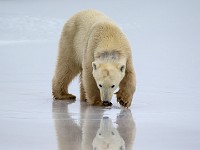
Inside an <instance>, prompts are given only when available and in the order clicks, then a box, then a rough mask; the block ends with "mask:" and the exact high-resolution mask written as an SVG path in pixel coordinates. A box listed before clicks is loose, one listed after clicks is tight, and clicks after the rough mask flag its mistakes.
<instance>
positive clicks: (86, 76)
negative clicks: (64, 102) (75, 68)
mask: <svg viewBox="0 0 200 150" xmlns="http://www.w3.org/2000/svg"><path fill="white" fill-rule="evenodd" d="M82 83H83V87H84V90H85V96H86V99H87V100H86V101H87V103H88V104H90V105H102V101H101V97H100V92H99V89H98V87H97V84H96V81H95V79H94V77H93V75H92V70H91V69H90V68H85V69H83V74H82Z"/></svg>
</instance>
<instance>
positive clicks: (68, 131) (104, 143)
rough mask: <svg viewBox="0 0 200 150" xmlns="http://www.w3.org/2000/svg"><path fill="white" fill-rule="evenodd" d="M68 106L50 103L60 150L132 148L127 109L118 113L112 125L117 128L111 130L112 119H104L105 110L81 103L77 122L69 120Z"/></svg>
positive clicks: (121, 149)
mask: <svg viewBox="0 0 200 150" xmlns="http://www.w3.org/2000/svg"><path fill="white" fill-rule="evenodd" d="M68 105H70V102H69V101H54V102H53V119H54V121H55V130H56V135H57V142H58V149H59V150H125V149H126V150H131V149H132V146H133V142H134V138H135V123H134V121H133V117H132V114H131V111H130V110H128V109H123V110H121V112H120V114H119V115H118V116H117V118H116V122H115V123H116V124H117V125H116V126H117V127H114V124H113V122H112V120H111V119H110V118H109V117H107V116H104V112H105V111H107V110H106V109H102V108H101V107H95V106H88V105H87V104H85V103H81V105H80V117H79V118H80V120H77V119H73V118H72V114H70V113H69V111H68ZM109 111H110V110H109ZM111 111H112V110H111Z"/></svg>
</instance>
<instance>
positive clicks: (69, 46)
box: [52, 10, 135, 107]
mask: <svg viewBox="0 0 200 150" xmlns="http://www.w3.org/2000/svg"><path fill="white" fill-rule="evenodd" d="M92 64H93V65H92ZM92 66H93V67H92ZM100 70H101V71H100ZM97 72H98V73H97ZM79 73H80V82H81V85H80V92H81V94H80V95H81V97H80V98H81V100H86V99H87V102H88V103H89V104H93V105H95V104H100V105H101V104H102V101H110V100H111V97H112V94H113V91H114V90H110V89H109V88H111V86H112V85H115V87H114V88H113V89H116V88H117V86H118V85H119V91H118V92H117V93H116V94H117V100H118V102H119V103H120V104H121V105H122V106H125V107H129V106H130V105H131V101H132V97H133V93H134V91H135V73H134V69H133V66H132V54H131V48H130V46H129V43H128V40H127V38H126V37H125V35H124V34H123V33H122V32H121V30H120V29H119V28H118V27H117V26H116V24H115V23H114V22H113V21H111V20H110V19H109V18H108V17H107V16H105V15H104V14H102V13H101V12H98V11H95V10H85V11H81V12H79V13H77V14H76V15H74V16H73V17H72V18H71V19H70V20H69V21H68V22H67V23H66V24H65V26H64V28H63V32H62V35H61V39H60V44H59V53H58V60H57V65H56V70H55V75H54V78H53V85H52V93H53V96H54V98H55V99H75V98H76V97H75V96H74V95H72V94H69V93H68V86H69V84H70V82H71V81H72V79H73V78H74V77H75V76H76V75H78V74H79ZM100 83H102V85H103V87H102V88H99V87H98V86H99V85H98V84H100ZM105 83H106V85H105ZM105 87H106V88H105ZM108 87H109V88H108ZM108 89H109V90H108ZM105 91H109V92H105Z"/></svg>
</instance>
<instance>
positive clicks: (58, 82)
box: [52, 63, 79, 100]
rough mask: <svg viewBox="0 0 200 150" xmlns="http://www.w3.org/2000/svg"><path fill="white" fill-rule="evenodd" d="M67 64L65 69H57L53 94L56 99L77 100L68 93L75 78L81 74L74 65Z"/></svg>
mask: <svg viewBox="0 0 200 150" xmlns="http://www.w3.org/2000/svg"><path fill="white" fill-rule="evenodd" d="M72 64H73V63H70V64H66V65H65V67H62V68H60V67H57V68H56V73H55V76H54V78H53V87H52V94H53V97H54V99H59V100H64V99H76V96H74V95H72V94H69V93H68V86H69V84H70V82H71V81H72V80H73V78H74V77H75V76H76V75H77V74H78V73H79V69H77V67H76V66H74V65H72Z"/></svg>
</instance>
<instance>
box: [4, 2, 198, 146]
mask: <svg viewBox="0 0 200 150" xmlns="http://www.w3.org/2000/svg"><path fill="white" fill-rule="evenodd" d="M199 5H200V3H199V2H198V1H197V0H184V1H181V0H168V1H159V0H153V1H145V0H140V1H139V0H136V1H131V0H129V1H128V0H127V1H121V0H115V1H109V2H108V1H100V0H98V1H80V0H78V1H64V0H59V1H53V0H43V1H41V0H34V1H27V0H18V1H15V0H9V1H7V0H1V1H0V70H1V71H0V97H1V99H0V149H3V150H25V149H28V150H44V149H48V150H56V149H58V150H64V149H65V150H72V149H73V150H79V149H83V150H90V149H92V142H93V141H98V136H95V135H96V134H97V133H99V132H100V131H98V132H97V130H98V129H99V128H100V124H102V126H106V125H107V126H109V128H107V129H109V131H112V132H113V133H114V135H115V136H114V135H113V134H112V135H113V136H114V137H115V138H114V140H113V143H111V144H110V147H111V146H112V145H115V146H118V147H121V146H123V142H125V147H126V149H134V150H199V149H200V80H199V77H200V67H199V65H200V59H199V56H200V44H199V42H200V28H199V27H200V9H199ZM87 8H94V9H98V10H100V11H103V12H105V13H106V14H107V15H109V16H110V17H111V18H113V19H114V20H115V21H116V22H117V23H118V24H119V25H120V27H121V28H122V29H123V30H124V32H125V33H126V34H127V36H128V38H129V41H130V43H131V45H132V48H133V58H134V66H135V69H136V73H137V92H136V94H135V97H134V102H133V105H132V106H131V108H130V109H129V110H127V109H123V108H121V107H120V106H119V105H118V104H117V103H116V102H115V101H116V100H115V98H113V100H112V101H113V102H114V106H113V107H112V108H111V109H102V108H97V107H89V106H87V105H86V104H85V103H80V101H79V87H78V80H75V81H74V82H73V83H72V84H71V86H70V91H71V93H73V94H75V95H77V97H78V98H77V101H76V102H75V103H71V102H66V101H65V102H62V101H56V102H53V101H52V98H51V78H52V74H53V70H54V66H55V60H56V55H57V45H58V39H59V36H60V32H61V29H62V26H63V24H64V22H65V21H66V20H67V19H68V18H69V17H70V16H71V15H73V14H74V13H75V12H77V11H79V10H81V9H87ZM110 119H111V120H112V123H110ZM112 124H113V127H112V126H111V125H112ZM111 127H112V128H111ZM102 128H103V127H102ZM102 128H101V129H102ZM102 132H103V131H102ZM112 132H111V133H112ZM106 140H107V141H108V139H106ZM93 144H94V145H95V142H94V143H93ZM103 145H105V144H103ZM112 149H114V148H112Z"/></svg>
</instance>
